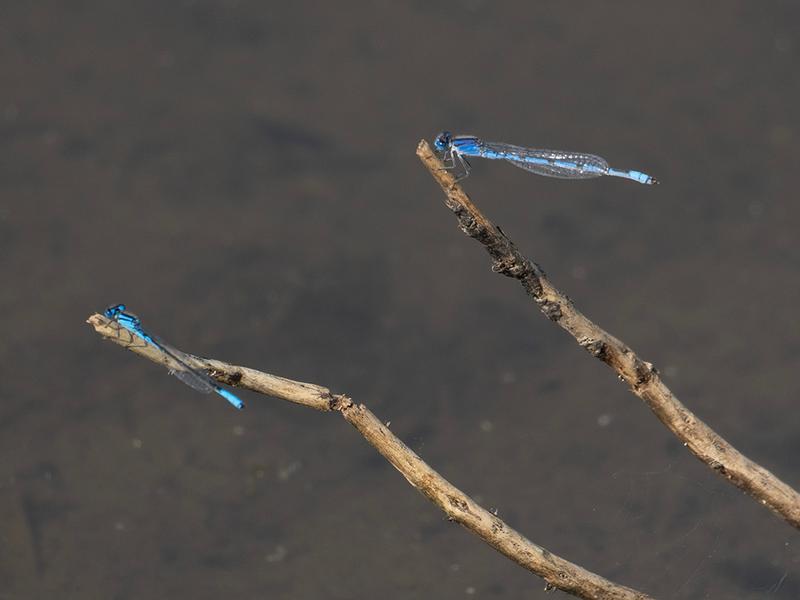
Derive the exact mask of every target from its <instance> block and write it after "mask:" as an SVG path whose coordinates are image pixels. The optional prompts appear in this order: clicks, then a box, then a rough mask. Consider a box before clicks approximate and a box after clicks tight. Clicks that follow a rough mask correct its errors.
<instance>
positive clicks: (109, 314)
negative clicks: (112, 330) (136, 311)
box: [103, 304, 125, 319]
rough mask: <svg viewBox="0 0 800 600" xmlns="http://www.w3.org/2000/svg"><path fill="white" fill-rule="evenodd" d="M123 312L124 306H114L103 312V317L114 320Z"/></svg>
mask: <svg viewBox="0 0 800 600" xmlns="http://www.w3.org/2000/svg"><path fill="white" fill-rule="evenodd" d="M121 312H125V305H124V304H112V305H111V306H109V307H108V308H107V309H105V310H104V311H103V316H105V317H106V318H107V319H113V318H114V317H116V316H117V315H118V314H119V313H121Z"/></svg>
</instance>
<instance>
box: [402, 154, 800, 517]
mask: <svg viewBox="0 0 800 600" xmlns="http://www.w3.org/2000/svg"><path fill="white" fill-rule="evenodd" d="M417 156H419V158H420V160H421V161H422V163H423V164H424V165H425V166H426V167H427V168H428V170H429V171H430V172H431V175H433V178H434V179H435V180H436V181H437V182H438V183H439V185H440V186H441V187H442V190H444V193H445V196H446V200H445V203H446V204H447V207H448V208H449V209H450V210H452V211H453V213H455V215H456V217H457V218H458V222H459V225H460V227H461V230H462V231H463V232H464V233H466V234H467V235H468V236H470V237H472V238H475V239H476V240H478V241H479V242H480V243H481V244H483V245H484V247H485V248H486V251H487V252H488V253H489V256H491V257H492V261H493V264H492V270H493V271H495V272H497V273H501V274H503V275H506V276H508V277H513V278H514V279H518V280H519V282H520V283H521V284H522V287H524V288H525V291H526V292H527V294H528V296H530V297H531V299H532V300H533V301H534V302H536V304H537V305H538V306H539V309H540V310H541V311H542V313H543V314H544V315H545V316H546V317H547V318H549V319H550V320H552V321H554V322H556V323H557V324H558V325H560V326H561V327H562V328H564V329H566V330H567V331H568V332H569V333H570V334H571V335H572V337H574V338H575V340H576V341H577V342H578V344H580V345H581V346H582V347H583V348H585V349H586V350H588V351H589V353H590V354H592V356H594V357H595V358H598V359H600V360H601V361H603V362H604V363H606V364H607V365H608V366H609V367H611V368H612V369H613V370H614V371H615V372H616V373H617V375H619V377H620V378H621V379H623V380H624V381H625V382H626V383H627V384H628V385H629V386H630V388H631V391H632V392H633V393H634V394H636V395H637V396H639V398H641V399H642V400H644V401H645V402H646V403H647V405H648V406H649V407H650V409H651V410H652V411H653V412H654V413H655V414H656V416H657V417H658V418H659V420H661V422H662V423H664V425H666V426H667V428H668V429H669V430H670V431H672V433H673V434H675V436H676V437H677V438H678V439H679V440H681V441H682V442H683V444H684V446H686V447H687V448H689V450H690V451H691V452H692V454H694V455H695V456H696V457H697V458H699V459H700V460H701V461H703V462H704V463H706V464H707V465H708V466H709V467H710V468H711V469H713V470H714V471H716V472H717V473H719V474H720V475H722V476H723V477H725V478H726V479H728V481H730V482H731V483H733V485H735V486H736V487H738V488H740V489H741V490H744V491H745V492H747V493H748V494H750V495H751V496H753V497H754V498H755V499H756V500H758V501H759V502H760V503H761V504H763V505H765V506H767V507H769V508H770V509H771V510H772V511H773V512H775V513H776V514H778V515H779V516H781V517H782V518H784V519H785V520H786V521H788V522H789V523H790V524H792V525H794V526H795V527H798V528H800V494H798V493H797V492H796V491H795V490H794V489H792V488H791V487H790V486H788V485H787V484H785V483H784V482H783V481H781V480H780V479H778V478H777V477H776V476H775V475H773V474H772V473H770V472H769V471H768V470H767V469H765V468H764V467H762V466H760V465H758V464H756V463H754V462H753V461H751V460H750V459H748V458H747V457H746V456H744V455H743V454H742V453H741V452H739V451H738V450H736V448H734V447H733V446H731V445H730V444H729V443H728V442H727V441H725V440H724V439H723V438H722V437H721V436H720V435H719V434H717V433H716V432H715V431H714V430H713V429H711V428H710V427H709V426H708V425H706V424H705V423H704V422H703V421H701V420H700V419H699V418H698V417H697V415H695V414H694V413H692V412H691V411H690V410H689V409H688V408H686V407H685V406H684V405H683V404H681V402H680V401H679V400H678V399H677V398H676V397H675V396H674V395H673V394H672V392H671V391H670V390H669V388H667V386H666V385H664V383H663V382H662V381H661V379H660V378H659V376H658V372H657V371H656V369H655V368H654V367H653V365H652V364H650V363H648V362H645V361H643V360H642V359H641V358H639V357H638V356H637V355H636V354H635V353H634V352H633V350H631V349H630V348H629V347H628V346H626V345H625V344H623V343H622V342H621V341H620V340H618V339H617V338H615V337H614V336H612V335H610V334H609V333H608V332H606V331H604V330H603V329H601V328H600V327H598V326H597V325H595V324H594V323H593V322H592V321H590V320H589V319H588V318H587V317H586V316H584V315H583V314H581V312H580V311H578V309H576V308H575V306H574V305H573V304H572V301H571V300H570V299H569V298H568V297H567V296H566V295H564V294H563V293H562V292H561V291H559V290H558V289H556V287H555V286H554V285H553V284H552V283H550V281H549V280H548V279H547V277H546V276H545V274H544V271H543V270H542V269H541V267H540V266H539V265H537V264H536V263H535V262H533V261H531V260H530V259H528V258H526V257H525V256H523V255H522V253H520V252H519V250H517V248H516V247H515V246H514V244H513V243H512V242H511V240H509V239H508V238H507V237H506V236H505V234H504V233H503V232H502V231H500V229H499V228H498V227H496V226H495V225H493V224H492V223H491V222H490V221H489V220H488V219H487V218H486V217H484V216H483V214H481V212H480V211H479V210H478V209H477V208H476V207H475V205H474V204H473V203H472V201H471V200H470V199H469V197H468V196H467V194H466V193H464V190H462V189H461V186H459V185H458V184H457V183H456V181H455V180H454V178H453V176H452V175H451V174H450V173H449V172H448V171H446V170H445V169H444V165H443V164H442V161H441V160H439V158H438V157H437V156H436V154H435V153H434V152H433V150H432V149H431V147H430V145H429V144H428V142H426V141H425V140H422V141H420V143H419V145H418V146H417Z"/></svg>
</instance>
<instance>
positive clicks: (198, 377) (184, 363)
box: [148, 334, 218, 394]
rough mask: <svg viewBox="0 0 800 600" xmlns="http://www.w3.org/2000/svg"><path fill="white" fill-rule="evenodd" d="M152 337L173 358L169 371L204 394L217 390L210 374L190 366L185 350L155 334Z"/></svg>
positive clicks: (158, 346) (162, 350) (160, 348)
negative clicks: (175, 346)
mask: <svg viewBox="0 0 800 600" xmlns="http://www.w3.org/2000/svg"><path fill="white" fill-rule="evenodd" d="M148 335H149V334H148ZM150 337H151V338H152V339H153V341H154V342H155V343H156V347H157V348H158V349H159V350H161V352H163V353H164V354H166V355H167V356H169V357H170V358H171V359H172V361H173V364H171V365H169V372H170V373H172V374H173V375H175V377H177V378H178V379H180V380H181V381H182V382H183V383H185V384H186V385H188V386H189V387H191V388H194V389H196V390H197V391H198V392H203V393H204V394H209V393H211V392H214V391H216V390H217V387H218V386H217V385H216V384H215V383H214V382H213V381H212V379H211V378H210V377H209V376H208V375H206V374H205V373H203V372H202V371H198V370H197V369H194V368H192V367H190V366H189V362H188V356H187V355H186V354H185V353H184V352H181V351H180V350H178V349H177V348H173V347H172V346H170V345H169V344H167V343H166V342H164V341H163V340H160V339H158V338H156V337H153V336H150Z"/></svg>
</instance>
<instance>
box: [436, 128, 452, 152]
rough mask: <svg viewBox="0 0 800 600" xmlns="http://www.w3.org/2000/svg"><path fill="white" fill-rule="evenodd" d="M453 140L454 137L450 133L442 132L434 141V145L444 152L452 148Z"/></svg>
mask: <svg viewBox="0 0 800 600" xmlns="http://www.w3.org/2000/svg"><path fill="white" fill-rule="evenodd" d="M452 139H453V135H452V134H451V133H450V132H449V131H442V132H441V133H440V134H439V135H437V136H436V139H435V140H434V141H433V145H434V146H435V147H436V149H437V150H438V151H439V152H444V151H445V150H447V148H448V147H449V146H450V140H452Z"/></svg>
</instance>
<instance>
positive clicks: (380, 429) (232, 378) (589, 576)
mask: <svg viewBox="0 0 800 600" xmlns="http://www.w3.org/2000/svg"><path fill="white" fill-rule="evenodd" d="M87 322H88V323H89V324H90V325H92V326H93V327H94V329H95V331H97V333H99V334H100V335H102V336H103V337H105V338H108V339H110V340H111V341H113V342H115V343H117V344H119V345H121V346H123V347H125V348H128V349H129V350H131V351H133V352H135V353H137V354H139V355H141V356H144V357H146V358H148V359H150V360H152V361H154V362H157V363H160V364H164V358H163V355H162V354H161V353H160V352H158V351H157V350H156V349H154V348H153V347H151V346H148V345H146V344H141V343H139V342H138V340H137V339H136V338H135V337H134V336H132V335H130V332H128V331H127V330H126V329H125V328H123V327H121V326H120V325H119V324H118V323H116V322H115V321H113V320H110V319H107V318H106V317H104V316H102V315H99V314H95V315H92V316H90V317H89V319H88V321H87ZM191 361H192V363H193V364H192V366H193V367H196V368H201V369H205V370H206V371H207V372H208V374H209V375H210V376H211V377H214V378H215V379H216V380H217V381H219V382H221V383H225V384H229V385H234V386H238V387H241V388H245V389H249V390H252V391H254V392H260V393H262V394H265V395H269V396H274V397H276V398H281V399H283V400H288V401H290V402H295V403H297V404H302V405H304V406H308V407H310V408H314V409H317V410H323V411H337V412H339V413H341V415H342V416H343V417H344V418H345V420H347V422H349V423H350V424H351V425H353V427H355V428H356V429H357V430H358V431H359V432H360V433H361V435H363V436H364V438H365V439H366V440H367V441H368V442H369V443H370V444H372V446H373V447H374V448H375V449H376V450H377V451H378V452H380V453H381V454H382V455H383V457H384V458H386V460H388V461H389V462H390V463H391V464H392V465H393V466H394V467H395V468H396V469H397V470H398V471H400V473H401V474H402V475H403V477H405V478H406V479H407V480H408V482H409V483H410V484H411V485H412V486H414V487H415V488H416V489H417V490H418V491H419V492H420V493H422V494H423V495H424V496H425V497H427V498H428V499H429V500H431V502H433V503H434V504H436V505H437V506H438V507H439V508H440V509H441V510H442V511H443V512H444V513H445V514H446V515H447V517H448V519H450V520H451V521H455V522H457V523H460V524H461V525H463V526H464V527H465V528H466V529H468V530H469V531H471V532H472V533H474V534H475V535H477V536H478V537H480V538H481V539H482V540H483V541H485V542H486V543H487V544H489V545H490V546H492V547H493V548H495V549H496V550H497V551H498V552H500V553H501V554H504V555H505V556H506V557H508V558H510V559H511V560H513V561H514V562H516V563H517V564H519V565H521V566H522V567H524V568H526V569H528V570H529V571H531V572H532V573H535V574H536V575H538V576H539V577H542V578H543V579H544V580H545V581H546V582H547V589H554V588H557V589H560V590H563V591H565V592H567V593H570V594H572V595H574V596H577V597H579V598H588V599H592V600H600V599H603V600H647V599H648V598H651V596H648V595H647V594H644V593H642V592H638V591H636V590H633V589H631V588H627V587H624V586H621V585H618V584H616V583H613V582H611V581H609V580H607V579H605V578H603V577H601V576H599V575H596V574H595V573H592V572H590V571H587V570H586V569H583V568H582V567H579V566H578V565H576V564H573V563H571V562H569V561H567V560H565V559H563V558H561V557H559V556H556V555H555V554H553V553H552V552H549V551H548V550H546V549H544V548H542V547H541V546H537V545H536V544H534V543H533V542H531V541H530V540H528V539H526V538H525V537H524V536H523V535H522V534H521V533H519V532H517V531H515V530H514V529H512V528H511V527H509V526H508V525H507V524H506V523H505V522H503V520H502V519H500V518H499V517H497V516H496V515H494V514H492V513H491V512H489V511H487V510H486V509H484V508H482V507H481V506H480V505H478V504H477V503H476V502H475V501H474V500H472V498H470V497H469V496H467V495H466V494H465V493H464V492H462V491H461V490H459V489H458V488H456V487H455V486H454V485H452V484H451V483H450V482H448V481H447V480H446V479H445V478H444V477H442V476H441V475H439V473H437V472H436V471H435V470H434V469H432V468H431V467H430V466H429V465H428V464H427V463H425V462H424V461H423V460H422V459H421V458H420V457H419V456H417V454H415V453H414V451H412V450H411V449H410V448H409V447H408V446H406V445H405V444H404V443H403V442H402V441H401V440H400V439H399V438H398V437H397V436H396V435H394V434H393V433H392V432H391V431H390V430H389V429H388V428H387V427H386V426H385V425H384V424H383V423H381V421H380V420H379V419H378V418H377V417H376V416H375V415H374V414H373V413H372V412H371V411H370V410H369V409H367V407H366V406H364V405H363V404H355V403H354V402H353V401H352V400H351V399H350V398H348V397H347V396H344V395H341V394H332V393H331V392H330V391H329V390H328V389H327V388H324V387H321V386H318V385H313V384H309V383H302V382H299V381H292V380H290V379H284V378H283V377H276V376H275V375H269V374H267V373H262V372H261V371H256V370H255V369H248V368H246V367H239V366H235V365H230V364H227V363H224V362H221V361H218V360H210V359H205V358H199V357H191Z"/></svg>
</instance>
